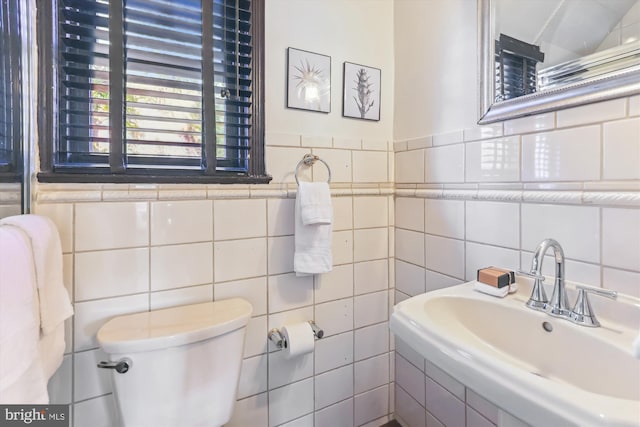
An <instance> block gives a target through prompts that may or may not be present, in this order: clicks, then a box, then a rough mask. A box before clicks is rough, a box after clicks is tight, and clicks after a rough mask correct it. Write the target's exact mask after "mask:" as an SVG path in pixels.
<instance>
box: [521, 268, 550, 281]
mask: <svg viewBox="0 0 640 427" xmlns="http://www.w3.org/2000/svg"><path fill="white" fill-rule="evenodd" d="M516 274H517V275H518V276H524V277H528V278H530V279H536V280H540V281H541V282H544V276H543V275H541V274H538V273H536V272H535V271H531V272H529V271H524V270H518V272H517V273H516Z"/></svg>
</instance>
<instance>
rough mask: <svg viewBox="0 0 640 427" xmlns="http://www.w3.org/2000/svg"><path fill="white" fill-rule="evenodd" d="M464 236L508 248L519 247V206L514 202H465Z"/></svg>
mask: <svg viewBox="0 0 640 427" xmlns="http://www.w3.org/2000/svg"><path fill="white" fill-rule="evenodd" d="M465 218H466V238H467V240H472V241H474V242H482V243H488V244H491V245H496V246H504V247H508V248H516V249H517V248H519V247H520V207H519V206H518V205H517V204H515V203H500V202H474V201H468V202H467V203H466V214H465Z"/></svg>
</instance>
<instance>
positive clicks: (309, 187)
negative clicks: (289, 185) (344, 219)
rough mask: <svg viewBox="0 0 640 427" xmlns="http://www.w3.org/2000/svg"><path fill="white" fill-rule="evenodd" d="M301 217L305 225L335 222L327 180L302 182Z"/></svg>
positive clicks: (300, 187) (299, 188) (299, 185)
mask: <svg viewBox="0 0 640 427" xmlns="http://www.w3.org/2000/svg"><path fill="white" fill-rule="evenodd" d="M298 196H299V197H300V217H301V218H302V223H303V224H304V225H311V224H331V223H332V222H333V206H332V205H331V190H330V189H329V184H327V183H326V182H300V184H298V194H297V196H296V197H298Z"/></svg>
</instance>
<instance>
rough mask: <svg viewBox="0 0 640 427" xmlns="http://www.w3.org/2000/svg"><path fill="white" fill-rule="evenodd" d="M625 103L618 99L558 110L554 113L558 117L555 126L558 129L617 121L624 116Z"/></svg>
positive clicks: (624, 100)
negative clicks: (556, 125)
mask: <svg viewBox="0 0 640 427" xmlns="http://www.w3.org/2000/svg"><path fill="white" fill-rule="evenodd" d="M626 103H627V100H626V99H624V98H620V99H614V100H612V101H605V102H598V103H596V104H588V105H583V106H581V107H576V108H569V109H566V110H559V111H558V112H557V113H556V115H557V117H558V118H557V120H558V121H557V124H558V127H567V126H576V125H583V124H588V123H593V122H600V121H607V120H615V119H619V118H622V117H624V115H625V109H626Z"/></svg>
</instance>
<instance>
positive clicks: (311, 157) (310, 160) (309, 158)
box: [295, 154, 331, 185]
mask: <svg viewBox="0 0 640 427" xmlns="http://www.w3.org/2000/svg"><path fill="white" fill-rule="evenodd" d="M318 160H319V161H320V162H322V163H324V165H325V166H326V167H327V172H329V176H328V177H327V184H328V183H330V182H331V168H330V167H329V165H328V164H327V162H325V161H324V160H322V159H321V158H320V157H318V156H316V155H315V154H305V155H304V157H303V158H302V160H300V161H299V162H298V165H297V166H296V174H295V177H296V184H298V185H300V181H299V180H298V171H299V170H300V166H302V165H303V164H304V165H306V166H313V164H314V163H315V162H316V161H318Z"/></svg>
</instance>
